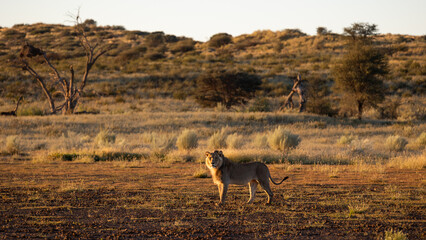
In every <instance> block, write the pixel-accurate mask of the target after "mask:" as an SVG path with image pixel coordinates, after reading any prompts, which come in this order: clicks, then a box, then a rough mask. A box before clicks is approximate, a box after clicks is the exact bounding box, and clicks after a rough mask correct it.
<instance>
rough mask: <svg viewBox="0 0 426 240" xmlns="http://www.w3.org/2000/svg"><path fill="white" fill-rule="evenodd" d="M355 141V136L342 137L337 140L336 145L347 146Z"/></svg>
mask: <svg viewBox="0 0 426 240" xmlns="http://www.w3.org/2000/svg"><path fill="white" fill-rule="evenodd" d="M355 139H357V138H356V137H355V136H353V135H352V134H351V135H343V136H341V137H340V138H339V139H338V140H337V144H340V145H348V144H351V142H352V141H353V140H355Z"/></svg>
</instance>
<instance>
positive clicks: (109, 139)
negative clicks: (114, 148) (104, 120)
mask: <svg viewBox="0 0 426 240" xmlns="http://www.w3.org/2000/svg"><path fill="white" fill-rule="evenodd" d="M115 139H116V136H115V134H114V133H112V132H111V131H109V130H101V131H100V132H99V133H98V135H96V137H95V144H96V145H98V146H101V147H106V146H110V145H112V144H114V143H115Z"/></svg>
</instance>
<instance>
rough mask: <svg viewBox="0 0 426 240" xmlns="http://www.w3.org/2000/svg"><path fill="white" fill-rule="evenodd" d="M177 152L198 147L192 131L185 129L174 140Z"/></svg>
mask: <svg viewBox="0 0 426 240" xmlns="http://www.w3.org/2000/svg"><path fill="white" fill-rule="evenodd" d="M176 146H177V147H178V149H179V150H190V149H194V148H196V147H198V137H197V133H195V131H193V130H189V129H185V130H183V132H182V133H181V134H180V136H179V137H178V138H177V140H176Z"/></svg>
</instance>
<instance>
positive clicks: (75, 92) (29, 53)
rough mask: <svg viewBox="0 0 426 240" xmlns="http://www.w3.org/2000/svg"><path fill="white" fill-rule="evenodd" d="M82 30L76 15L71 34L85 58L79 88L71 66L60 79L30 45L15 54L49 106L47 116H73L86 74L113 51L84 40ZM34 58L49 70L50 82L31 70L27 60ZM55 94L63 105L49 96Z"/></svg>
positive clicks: (93, 41)
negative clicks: (59, 97) (76, 38)
mask: <svg viewBox="0 0 426 240" xmlns="http://www.w3.org/2000/svg"><path fill="white" fill-rule="evenodd" d="M85 26H86V24H85V23H82V22H81V19H80V17H79V15H77V16H76V18H75V30H76V32H77V36H78V38H79V41H80V45H81V47H82V48H83V49H84V52H85V54H86V64H85V68H84V74H83V77H82V79H81V81H80V82H79V84H77V83H76V81H75V75H74V68H73V66H72V65H70V68H69V76H68V77H65V76H63V75H61V73H60V72H59V71H58V70H57V69H56V68H55V66H53V64H52V63H51V62H50V60H49V58H48V57H47V55H46V52H45V51H43V50H42V49H39V48H36V47H34V46H32V45H30V44H29V43H26V44H25V45H24V46H23V47H22V50H21V52H20V54H19V57H20V60H21V64H22V68H23V69H24V70H25V71H27V72H28V73H30V74H31V75H32V76H33V77H34V78H35V79H36V80H37V82H38V84H39V85H40V87H41V89H42V91H43V93H44V95H45V96H46V98H47V100H48V102H49V106H50V111H51V114H55V113H57V112H60V111H61V112H62V114H72V113H74V110H75V108H76V107H77V104H78V102H79V100H80V97H81V95H82V93H83V90H84V88H85V86H86V84H87V80H88V76H89V73H90V70H91V69H92V67H93V65H94V64H95V63H96V61H97V60H98V59H99V57H101V56H102V55H104V54H105V53H106V52H108V51H109V50H111V49H112V48H113V45H111V44H105V43H104V42H103V41H102V39H90V38H89V37H88V36H87V33H86V30H85ZM36 56H41V58H42V59H43V61H44V62H45V63H46V64H47V66H48V67H49V69H50V72H51V77H50V78H48V79H46V78H44V77H43V76H42V75H40V74H39V73H38V72H37V71H36V70H35V69H34V68H33V67H32V66H31V63H30V61H29V60H30V59H31V58H33V57H36ZM47 83H51V84H50V85H51V87H48V84H47ZM57 84H59V85H60V87H59V89H56V88H55V87H54V88H52V86H55V85H57ZM77 85H78V86H77ZM51 89H54V90H51ZM57 93H60V94H61V95H62V96H63V101H62V102H61V103H59V104H58V105H57V104H56V103H55V98H53V95H56V94H57Z"/></svg>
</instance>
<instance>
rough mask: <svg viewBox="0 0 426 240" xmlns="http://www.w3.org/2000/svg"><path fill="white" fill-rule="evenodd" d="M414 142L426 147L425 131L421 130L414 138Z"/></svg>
mask: <svg viewBox="0 0 426 240" xmlns="http://www.w3.org/2000/svg"><path fill="white" fill-rule="evenodd" d="M416 143H417V144H418V145H419V146H422V147H426V132H422V134H420V136H419V137H418V138H417V139H416Z"/></svg>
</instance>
